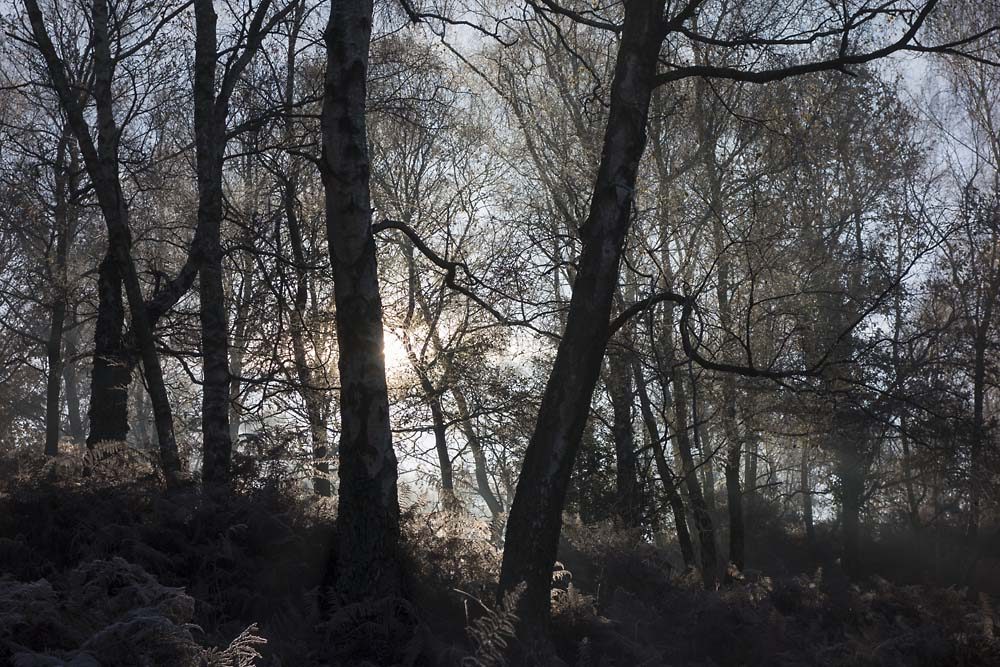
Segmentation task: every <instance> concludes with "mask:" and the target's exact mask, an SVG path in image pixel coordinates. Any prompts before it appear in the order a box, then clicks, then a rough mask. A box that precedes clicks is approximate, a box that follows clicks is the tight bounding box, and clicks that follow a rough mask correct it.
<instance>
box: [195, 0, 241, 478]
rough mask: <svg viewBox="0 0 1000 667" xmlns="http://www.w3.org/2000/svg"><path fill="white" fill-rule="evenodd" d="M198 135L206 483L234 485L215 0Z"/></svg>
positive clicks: (202, 65) (200, 13)
mask: <svg viewBox="0 0 1000 667" xmlns="http://www.w3.org/2000/svg"><path fill="white" fill-rule="evenodd" d="M194 16H195V58H194V132H195V149H196V150H195V153H196V167H197V175H198V179H197V180H198V230H199V231H200V232H201V233H200V234H199V238H198V247H197V248H194V251H195V252H196V253H197V255H198V260H199V261H198V267H199V269H198V295H199V307H198V316H199V320H200V322H201V354H202V399H201V431H202V441H203V442H202V446H203V451H202V457H203V459H202V461H203V462H202V481H203V483H205V484H209V485H214V486H218V487H220V488H224V487H226V486H227V485H228V484H229V482H230V475H231V467H232V456H233V442H232V439H231V438H230V433H229V396H230V392H231V388H230V381H231V379H232V377H231V375H230V371H229V323H228V321H227V316H226V306H225V290H224V289H223V279H224V275H223V267H222V245H221V241H220V237H221V227H222V217H223V204H222V163H223V158H224V156H225V151H226V117H227V115H228V107H229V104H228V98H226V97H225V96H224V95H220V96H219V97H218V98H217V97H216V91H215V88H216V65H217V59H218V54H217V49H218V46H217V37H216V22H217V16H216V13H215V8H214V6H213V2H212V0H196V1H195V3H194Z"/></svg>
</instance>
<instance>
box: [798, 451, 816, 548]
mask: <svg viewBox="0 0 1000 667" xmlns="http://www.w3.org/2000/svg"><path fill="white" fill-rule="evenodd" d="M799 486H800V487H801V489H802V522H803V523H804V524H805V527H806V540H808V542H809V545H810V546H812V545H813V544H815V543H816V528H815V526H814V525H813V488H812V481H811V480H810V479H809V447H808V446H807V445H805V444H803V445H802V459H801V461H800V463H799Z"/></svg>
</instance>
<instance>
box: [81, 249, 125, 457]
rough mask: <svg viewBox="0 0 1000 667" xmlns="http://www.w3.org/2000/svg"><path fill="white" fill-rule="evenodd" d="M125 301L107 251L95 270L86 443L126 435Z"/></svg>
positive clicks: (119, 280) (120, 281)
mask: <svg viewBox="0 0 1000 667" xmlns="http://www.w3.org/2000/svg"><path fill="white" fill-rule="evenodd" d="M124 328H125V303H124V301H123V300H122V276H121V272H120V270H119V267H118V263H117V262H116V261H115V258H114V257H113V256H112V254H111V253H110V251H109V253H108V254H107V255H106V256H105V257H104V259H103V260H102V261H101V264H100V267H99V268H98V272H97V321H96V323H95V324H94V361H93V366H92V370H91V375H90V409H89V411H88V413H87V415H88V417H89V420H90V432H89V433H88V435H87V447H89V448H93V447H94V446H95V445H96V444H97V443H99V442H104V441H106V440H122V441H123V440H125V439H126V438H127V437H128V428H129V427H128V387H129V384H131V382H132V370H131V361H130V360H129V358H128V355H127V354H126V351H125V344H124V339H123V336H122V330H123V329H124Z"/></svg>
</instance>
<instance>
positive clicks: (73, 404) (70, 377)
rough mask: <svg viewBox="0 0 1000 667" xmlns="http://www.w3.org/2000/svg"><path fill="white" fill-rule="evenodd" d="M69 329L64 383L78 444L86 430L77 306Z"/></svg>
mask: <svg viewBox="0 0 1000 667" xmlns="http://www.w3.org/2000/svg"><path fill="white" fill-rule="evenodd" d="M69 318H70V321H69V331H67V332H66V334H65V336H64V340H65V342H66V346H65V349H66V352H65V355H64V360H63V384H64V386H65V387H66V413H67V416H68V418H69V433H70V436H72V438H73V442H75V443H76V444H78V445H81V444H83V443H84V441H85V439H86V437H87V436H86V432H85V431H84V428H83V419H82V417H81V415H80V379H79V376H78V375H77V370H76V364H77V360H76V355H77V354H78V350H79V347H78V342H77V341H78V340H79V333H78V332H77V327H78V326H79V325H78V324H77V321H76V309H75V307H73V308H71V309H70V314H69Z"/></svg>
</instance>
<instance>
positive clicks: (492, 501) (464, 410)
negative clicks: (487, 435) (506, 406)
mask: <svg viewBox="0 0 1000 667" xmlns="http://www.w3.org/2000/svg"><path fill="white" fill-rule="evenodd" d="M451 395H452V397H453V398H454V399H455V405H456V406H457V407H458V418H459V420H460V421H459V426H460V428H461V429H462V433H463V434H464V435H465V441H466V442H467V443H468V444H469V450H470V451H471V452H472V463H473V466H474V468H475V474H476V492H477V493H479V496H480V497H481V498H482V499H483V501H484V502H485V503H486V507H487V508H488V509H489V510H490V516H491V517H492V518H493V519H496V518H497V517H498V516H499V515H500V514H502V513H503V503H502V502H500V499H499V498H497V496H496V494H495V493H493V487H492V486H490V477H489V473H488V472H487V470H486V453H485V452H484V451H483V444H482V443H481V442H480V441H479V434H478V433H476V429H475V427H474V426H473V424H472V414H471V413H470V412H469V401H468V399H467V398H466V397H465V392H463V391H462V390H461V388H459V387H457V386H452V388H451Z"/></svg>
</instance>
